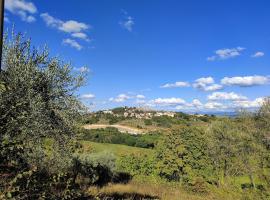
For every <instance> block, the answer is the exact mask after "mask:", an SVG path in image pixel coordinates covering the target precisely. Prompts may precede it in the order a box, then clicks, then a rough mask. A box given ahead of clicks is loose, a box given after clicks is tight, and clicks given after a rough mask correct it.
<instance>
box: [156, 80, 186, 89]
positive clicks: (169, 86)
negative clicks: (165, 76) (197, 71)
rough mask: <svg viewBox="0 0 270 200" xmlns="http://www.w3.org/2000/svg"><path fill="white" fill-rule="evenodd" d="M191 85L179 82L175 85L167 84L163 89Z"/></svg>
mask: <svg viewBox="0 0 270 200" xmlns="http://www.w3.org/2000/svg"><path fill="white" fill-rule="evenodd" d="M189 86H190V84H189V83H188V82H182V81H178V82H175V83H167V84H165V85H162V86H161V88H178V87H189Z"/></svg>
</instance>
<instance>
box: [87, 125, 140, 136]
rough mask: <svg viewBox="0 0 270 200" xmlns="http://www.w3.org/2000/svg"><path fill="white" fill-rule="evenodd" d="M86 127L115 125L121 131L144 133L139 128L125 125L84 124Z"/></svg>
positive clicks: (95, 127)
mask: <svg viewBox="0 0 270 200" xmlns="http://www.w3.org/2000/svg"><path fill="white" fill-rule="evenodd" d="M83 127H84V128H85V129H99V128H107V127H113V128H117V129H118V130H119V131H120V132H121V133H129V134H132V135H139V134H143V131H142V130H140V129H137V128H132V127H128V126H123V125H117V124H114V125H109V124H90V125H84V126H83Z"/></svg>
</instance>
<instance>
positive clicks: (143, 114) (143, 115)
mask: <svg viewBox="0 0 270 200" xmlns="http://www.w3.org/2000/svg"><path fill="white" fill-rule="evenodd" d="M101 112H102V113H104V114H111V115H113V116H116V117H125V118H128V117H133V118H136V119H151V118H153V117H161V116H168V117H174V116H175V114H176V113H175V112H170V111H147V110H143V109H138V108H124V109H123V112H117V113H115V112H114V111H113V110H103V111H101Z"/></svg>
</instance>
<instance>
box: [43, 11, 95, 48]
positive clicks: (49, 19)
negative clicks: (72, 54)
mask: <svg viewBox="0 0 270 200" xmlns="http://www.w3.org/2000/svg"><path fill="white" fill-rule="evenodd" d="M40 17H41V18H42V19H43V21H44V22H45V24H46V25H47V26H48V27H51V28H55V29H57V30H59V31H62V32H64V33H67V34H69V35H70V37H73V38H77V39H81V40H84V41H86V42H90V39H89V37H88V35H87V34H86V33H85V31H87V30H88V29H90V28H91V26H90V25H88V24H86V23H83V22H78V21H75V20H68V21H63V20H60V19H58V18H55V17H53V16H51V15H50V14H49V13H42V14H40ZM66 42H67V43H68V44H70V45H71V46H72V47H75V48H76V49H78V50H80V49H82V46H81V45H80V44H79V43H78V42H77V41H75V40H73V39H68V40H67V41H66ZM66 42H65V43H66Z"/></svg>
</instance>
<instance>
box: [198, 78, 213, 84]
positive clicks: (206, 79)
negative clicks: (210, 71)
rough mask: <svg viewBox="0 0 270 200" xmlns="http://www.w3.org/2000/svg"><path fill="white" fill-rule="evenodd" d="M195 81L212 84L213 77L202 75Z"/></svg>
mask: <svg viewBox="0 0 270 200" xmlns="http://www.w3.org/2000/svg"><path fill="white" fill-rule="evenodd" d="M195 82H196V83H201V84H212V83H214V82H215V81H214V79H213V78H212V77H211V76H209V77H202V78H199V79H197V80H195Z"/></svg>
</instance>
